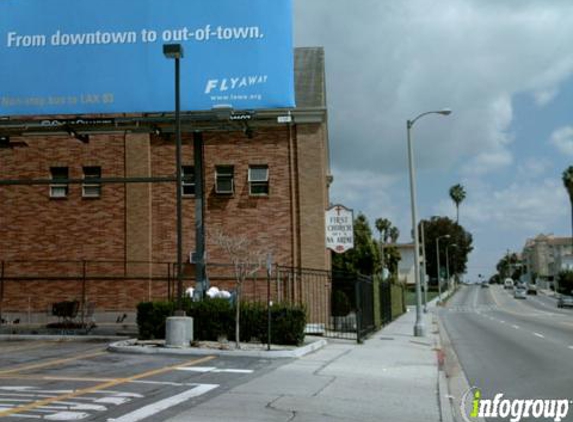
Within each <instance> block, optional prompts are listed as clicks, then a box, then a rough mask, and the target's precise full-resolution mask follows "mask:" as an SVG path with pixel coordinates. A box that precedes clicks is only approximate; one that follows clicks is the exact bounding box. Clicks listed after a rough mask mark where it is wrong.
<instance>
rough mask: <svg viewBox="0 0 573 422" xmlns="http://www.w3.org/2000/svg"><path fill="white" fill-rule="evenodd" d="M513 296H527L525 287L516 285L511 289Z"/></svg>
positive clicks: (517, 297)
mask: <svg viewBox="0 0 573 422" xmlns="http://www.w3.org/2000/svg"><path fill="white" fill-rule="evenodd" d="M513 297H514V298H516V299H526V298H527V290H526V289H525V287H522V286H517V287H515V289H513Z"/></svg>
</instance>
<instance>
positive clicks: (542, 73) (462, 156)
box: [295, 0, 573, 174]
mask: <svg viewBox="0 0 573 422" xmlns="http://www.w3.org/2000/svg"><path fill="white" fill-rule="evenodd" d="M295 11H296V20H295V22H296V43H297V44H298V45H323V46H325V51H326V58H327V86H328V98H329V110H330V125H331V131H330V136H331V142H332V145H333V148H332V156H333V160H334V161H335V163H336V164H337V165H338V166H339V167H340V168H345V169H355V170H356V169H369V170H371V171H373V172H376V173H385V174H395V173H397V172H402V171H403V168H404V166H405V165H406V159H405V138H406V130H405V124H406V120H407V119H409V118H413V117H415V116H416V115H417V114H418V113H420V112H424V111H427V110H433V109H440V108H442V107H451V108H452V109H453V114H452V116H450V117H448V118H443V117H439V116H428V117H425V118H424V119H423V120H422V121H419V122H417V123H416V126H415V128H414V132H413V136H414V139H415V141H416V153H417V161H418V164H419V167H420V168H422V169H424V168H426V169H432V168H434V169H435V168H443V167H446V168H450V167H452V166H454V165H457V164H459V163H460V162H464V161H465V160H467V159H468V157H469V158H470V159H473V158H474V157H477V158H476V159H475V162H473V163H470V164H469V165H467V167H469V169H468V172H469V173H470V174H480V173H484V172H491V171H496V170H499V169H502V168H504V167H507V166H508V165H510V164H511V163H512V162H513V160H512V157H511V152H510V144H511V142H512V140H513V137H512V134H511V133H508V131H509V128H510V126H511V123H512V121H513V105H512V101H513V99H514V96H515V95H516V94H520V93H526V94H529V95H531V96H532V97H533V98H534V99H535V100H536V102H537V104H539V105H545V104H547V103H548V102H550V101H551V100H552V99H553V98H555V97H556V95H558V93H559V87H560V84H562V83H563V81H565V80H566V79H567V78H568V77H570V76H571V74H572V71H573V50H572V49H571V48H570V40H571V39H573V3H570V2H555V1H553V2H547V1H537V0H534V1H520V2H511V3H510V4H508V3H507V2H499V1H488V0H480V1H475V0H442V1H441V2H440V7H436V4H435V2H434V1H433V0H409V1H407V2H406V1H404V2H386V1H379V0H357V1H354V2H350V1H348V0H313V1H308V0H296V1H295ZM317 22H320V24H317Z"/></svg>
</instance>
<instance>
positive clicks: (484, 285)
mask: <svg viewBox="0 0 573 422" xmlns="http://www.w3.org/2000/svg"><path fill="white" fill-rule="evenodd" d="M481 288H482V289H488V288H489V283H487V282H484V283H481Z"/></svg>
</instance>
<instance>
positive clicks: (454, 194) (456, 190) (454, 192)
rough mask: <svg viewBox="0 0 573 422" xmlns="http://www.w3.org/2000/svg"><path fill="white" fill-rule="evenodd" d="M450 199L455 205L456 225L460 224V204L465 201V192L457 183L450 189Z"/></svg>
mask: <svg viewBox="0 0 573 422" xmlns="http://www.w3.org/2000/svg"><path fill="white" fill-rule="evenodd" d="M450 198H452V201H454V204H456V223H458V224H459V222H460V204H461V203H462V202H463V200H464V199H466V190H465V189H464V187H463V186H462V185H460V184H459V183H458V184H457V185H454V186H452V187H451V188H450Z"/></svg>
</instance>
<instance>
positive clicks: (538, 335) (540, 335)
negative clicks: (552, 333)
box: [533, 333, 545, 338]
mask: <svg viewBox="0 0 573 422" xmlns="http://www.w3.org/2000/svg"><path fill="white" fill-rule="evenodd" d="M533 335H534V336H537V337H539V338H545V336H544V335H543V334H539V333H533Z"/></svg>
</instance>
